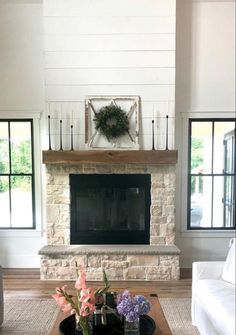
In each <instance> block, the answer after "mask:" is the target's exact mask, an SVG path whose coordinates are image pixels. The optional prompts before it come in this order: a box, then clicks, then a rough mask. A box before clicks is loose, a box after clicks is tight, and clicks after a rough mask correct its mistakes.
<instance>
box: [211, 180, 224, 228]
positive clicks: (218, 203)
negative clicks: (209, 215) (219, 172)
mask: <svg viewBox="0 0 236 335" xmlns="http://www.w3.org/2000/svg"><path fill="white" fill-rule="evenodd" d="M213 183H214V192H213V227H214V228H222V227H224V203H223V199H224V177H223V176H222V177H221V176H215V177H214V179H213Z"/></svg>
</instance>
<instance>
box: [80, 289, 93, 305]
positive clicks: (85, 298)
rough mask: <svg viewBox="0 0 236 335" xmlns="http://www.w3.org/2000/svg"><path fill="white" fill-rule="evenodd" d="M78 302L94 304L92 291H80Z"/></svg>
mask: <svg viewBox="0 0 236 335" xmlns="http://www.w3.org/2000/svg"><path fill="white" fill-rule="evenodd" d="M79 301H81V302H90V303H92V304H95V296H94V292H93V290H92V289H91V288H86V289H82V290H81V291H80V299H79Z"/></svg>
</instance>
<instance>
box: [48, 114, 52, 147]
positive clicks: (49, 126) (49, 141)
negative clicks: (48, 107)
mask: <svg viewBox="0 0 236 335" xmlns="http://www.w3.org/2000/svg"><path fill="white" fill-rule="evenodd" d="M48 150H52V144H51V118H50V115H48Z"/></svg>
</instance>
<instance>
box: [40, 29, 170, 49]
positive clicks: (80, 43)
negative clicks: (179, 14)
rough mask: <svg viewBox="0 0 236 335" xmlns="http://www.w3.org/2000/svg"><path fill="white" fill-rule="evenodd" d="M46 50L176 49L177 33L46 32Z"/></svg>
mask: <svg viewBox="0 0 236 335" xmlns="http://www.w3.org/2000/svg"><path fill="white" fill-rule="evenodd" d="M45 50H46V51H62V52H63V51H72V52H73V51H121V50H122V51H140V50H146V51H151V50H155V51H157V50H163V51H165V50H171V51H173V50H175V34H174V33H171V34H167V33H164V34H162V33H158V34H144V33H142V34H115V35H114V34H109V33H108V34H103V35H97V34H94V35H91V34H89V35H88V34H85V35H83V34H74V33H73V34H71V35H68V34H67V35H66V34H46V35H45Z"/></svg>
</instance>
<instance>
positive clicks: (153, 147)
mask: <svg viewBox="0 0 236 335" xmlns="http://www.w3.org/2000/svg"><path fill="white" fill-rule="evenodd" d="M152 150H155V144H154V120H152Z"/></svg>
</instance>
